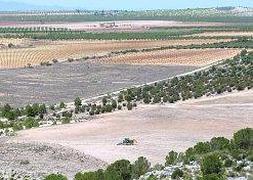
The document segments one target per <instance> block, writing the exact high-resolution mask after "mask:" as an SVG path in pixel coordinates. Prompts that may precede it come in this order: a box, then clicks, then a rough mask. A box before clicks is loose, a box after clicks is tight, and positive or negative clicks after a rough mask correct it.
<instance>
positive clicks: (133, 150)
mask: <svg viewBox="0 0 253 180" xmlns="http://www.w3.org/2000/svg"><path fill="white" fill-rule="evenodd" d="M252 102H253V91H252V90H250V91H245V92H240V93H232V94H228V95H223V96H217V97H209V98H202V99H200V100H190V101H186V102H181V103H178V104H168V105H141V106H139V107H138V108H137V109H136V110H133V111H123V112H115V113H112V114H106V115H102V116H98V117H97V118H96V119H95V120H92V121H88V122H84V123H79V124H69V125H62V126H54V127H48V128H41V129H32V130H26V131H21V132H19V133H18V136H17V137H14V138H13V139H12V140H10V141H14V142H32V141H35V142H46V143H57V144H61V145H64V146H66V147H70V148H74V149H76V150H80V151H81V152H84V153H85V154H88V155H91V156H94V157H96V158H99V159H101V160H104V161H106V162H113V161H115V160H118V159H121V158H126V159H130V160H132V161H133V160H135V159H136V158H137V157H138V156H145V157H147V158H148V159H149V160H150V161H151V162H152V163H153V164H154V163H157V162H160V163H161V162H162V161H163V160H164V158H165V156H166V154H167V153H168V152H169V151H170V150H176V151H184V150H186V149H187V148H188V147H190V146H192V145H194V144H195V143H196V142H199V141H206V140H210V138H211V137H214V136H225V137H227V138H231V135H232V134H233V133H234V132H235V131H237V130H239V129H241V128H245V127H253V103H252ZM125 137H129V138H134V139H136V140H137V141H138V144H137V145H135V146H117V145H116V144H117V143H119V142H121V141H122V139H123V138H125Z"/></svg>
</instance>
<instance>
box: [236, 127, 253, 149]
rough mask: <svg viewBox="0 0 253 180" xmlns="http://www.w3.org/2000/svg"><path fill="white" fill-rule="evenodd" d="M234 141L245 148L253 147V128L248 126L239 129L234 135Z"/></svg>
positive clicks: (237, 145)
mask: <svg viewBox="0 0 253 180" xmlns="http://www.w3.org/2000/svg"><path fill="white" fill-rule="evenodd" d="M233 142H234V144H235V145H236V147H238V148H240V149H244V150H250V149H253V129H252V128H246V129H242V130H239V131H238V132H236V133H235V134H234V136H233Z"/></svg>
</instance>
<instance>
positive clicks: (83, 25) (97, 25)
mask: <svg viewBox="0 0 253 180" xmlns="http://www.w3.org/2000/svg"><path fill="white" fill-rule="evenodd" d="M223 25H225V24H224V23H217V22H181V21H148V20H147V21H138V20H136V21H106V22H80V23H73V22H68V23H46V24H39V23H37V24H35V23H13V22H10V23H8V22H4V23H1V24H0V26H1V27H55V28H68V29H72V30H88V31H98V30H119V31H122V30H143V29H149V28H155V27H206V26H223Z"/></svg>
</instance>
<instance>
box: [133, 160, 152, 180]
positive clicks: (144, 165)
mask: <svg viewBox="0 0 253 180" xmlns="http://www.w3.org/2000/svg"><path fill="white" fill-rule="evenodd" d="M150 166H151V164H150V162H149V161H148V160H147V159H146V158H145V157H139V158H138V160H137V161H135V162H134V164H133V166H132V178H135V179H138V178H139V177H140V176H141V175H143V174H145V173H146V172H148V170H149V169H150Z"/></svg>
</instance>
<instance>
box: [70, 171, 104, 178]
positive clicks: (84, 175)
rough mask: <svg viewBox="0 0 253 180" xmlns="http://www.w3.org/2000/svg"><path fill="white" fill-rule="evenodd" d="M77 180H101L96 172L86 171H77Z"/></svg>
mask: <svg viewBox="0 0 253 180" xmlns="http://www.w3.org/2000/svg"><path fill="white" fill-rule="evenodd" d="M75 180H100V179H98V177H97V173H96V172H85V173H81V172H79V173H77V174H76V175H75Z"/></svg>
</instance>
